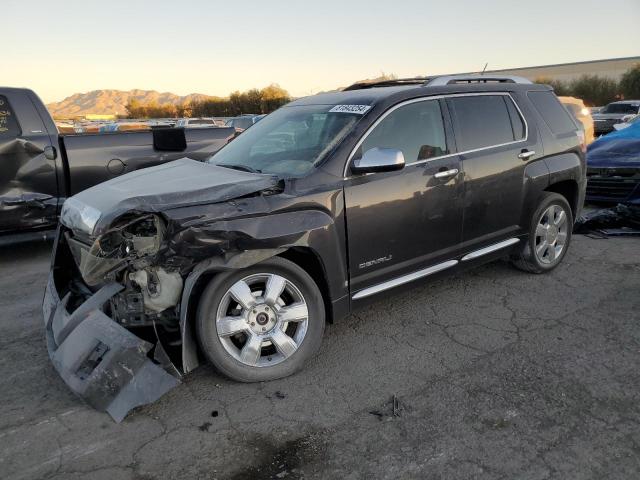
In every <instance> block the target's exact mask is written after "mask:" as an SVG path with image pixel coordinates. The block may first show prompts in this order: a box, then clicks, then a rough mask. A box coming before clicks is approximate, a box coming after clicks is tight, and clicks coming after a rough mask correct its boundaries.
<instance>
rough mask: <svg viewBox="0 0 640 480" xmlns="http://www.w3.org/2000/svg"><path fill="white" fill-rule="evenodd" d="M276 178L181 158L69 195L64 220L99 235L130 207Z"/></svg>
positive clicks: (174, 202)
mask: <svg viewBox="0 0 640 480" xmlns="http://www.w3.org/2000/svg"><path fill="white" fill-rule="evenodd" d="M277 182H278V179H277V177H274V176H271V175H263V174H259V173H249V172H241V171H238V170H232V169H230V168H224V167H218V166H216V165H211V164H206V163H201V162H197V161H195V160H191V159H188V158H182V159H180V160H175V161H173V162H169V163H165V164H163V165H158V166H156V167H150V168H145V169H142V170H137V171H135V172H131V173H128V174H126V175H122V176H121V177H117V178H114V179H111V180H109V181H107V182H104V183H101V184H99V185H96V186H94V187H91V188H89V189H87V190H85V191H83V192H80V193H78V194H77V195H75V196H73V197H71V198H69V199H67V201H66V202H65V203H64V205H63V207H62V213H61V215H60V221H61V222H62V224H63V225H65V226H67V227H69V228H71V229H74V230H80V231H83V232H85V233H87V234H89V235H99V234H101V233H103V232H104V230H105V229H107V228H108V227H109V225H110V224H111V222H113V220H114V219H116V218H117V217H119V216H120V215H122V214H124V213H126V212H129V211H143V212H160V211H163V210H167V209H170V208H177V207H185V206H189V205H197V204H205V203H216V202H224V201H227V200H231V199H233V198H238V197H242V196H244V195H249V194H252V193H256V192H259V191H261V190H265V189H268V188H272V187H274V186H275V185H276V184H277Z"/></svg>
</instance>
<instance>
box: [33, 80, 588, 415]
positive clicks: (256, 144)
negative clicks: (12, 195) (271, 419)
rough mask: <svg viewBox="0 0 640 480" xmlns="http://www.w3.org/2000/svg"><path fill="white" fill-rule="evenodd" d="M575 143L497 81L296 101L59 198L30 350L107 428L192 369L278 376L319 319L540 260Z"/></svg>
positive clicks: (539, 98) (563, 209)
mask: <svg viewBox="0 0 640 480" xmlns="http://www.w3.org/2000/svg"><path fill="white" fill-rule="evenodd" d="M584 148H585V146H584V136H583V134H582V131H581V130H580V128H579V126H578V125H577V124H576V123H575V121H574V120H573V119H572V118H571V116H570V115H569V114H568V113H567V111H566V110H565V109H564V108H563V107H562V105H561V104H560V103H559V102H558V100H557V98H556V97H555V95H554V94H553V91H552V90H551V88H550V87H547V86H544V85H534V84H532V83H530V82H528V81H526V80H524V79H520V78H515V77H497V78H493V77H486V76H479V77H474V76H471V77H436V78H431V79H424V78H423V79H405V80H395V81H391V82H382V83H375V84H356V85H353V86H351V87H349V88H347V89H345V90H344V91H342V92H337V93H327V94H320V95H315V96H312V97H307V98H303V99H300V100H296V101H294V102H292V103H290V104H289V105H287V106H285V107H283V108H281V109H279V110H277V111H276V112H274V113H272V114H271V115H269V116H267V117H266V118H265V119H264V120H262V121H260V122H259V123H257V124H256V125H254V126H253V127H252V128H251V129H249V130H247V131H246V132H245V133H243V134H242V135H240V136H238V137H237V138H236V139H235V140H234V141H233V142H231V143H229V144H228V145H227V146H225V147H224V148H222V150H220V151H219V152H218V153H217V154H215V155H214V156H213V157H211V158H210V159H209V160H208V161H207V162H204V163H201V162H196V161H193V160H189V159H186V158H185V159H182V160H177V161H174V162H171V163H168V164H164V165H161V166H156V167H152V168H148V169H145V170H140V171H136V172H132V173H129V174H126V175H123V176H121V177H116V178H113V179H111V180H109V181H107V182H105V183H103V184H101V185H98V186H95V187H93V188H90V189H88V190H85V191H84V192H82V193H80V194H78V195H75V196H73V197H71V198H69V199H68V200H67V201H66V202H65V203H64V206H63V208H62V212H61V225H60V227H59V230H58V235H57V239H56V242H55V246H54V254H53V260H52V268H51V273H50V277H49V282H48V285H47V289H46V293H45V299H44V305H43V312H44V321H45V326H46V334H47V343H48V348H49V354H50V356H51V359H52V361H53V364H54V366H55V368H56V369H57V371H58V372H59V373H60V375H61V376H62V378H63V379H64V381H65V382H66V383H67V384H68V385H69V387H70V388H71V389H72V390H73V391H74V392H76V393H77V394H79V395H80V396H81V397H83V398H84V399H86V400H87V401H88V402H89V403H90V404H91V405H93V406H94V407H96V408H99V409H101V410H106V411H108V412H109V413H110V414H111V415H112V416H113V417H114V418H115V419H116V420H121V419H122V418H124V416H125V415H126V414H127V412H128V411H129V410H130V409H131V408H133V407H135V406H137V405H141V404H144V403H148V402H151V401H154V400H155V399H157V398H158V397H159V396H160V395H162V394H163V393H165V392H166V391H167V390H169V389H170V388H172V387H173V386H175V385H176V384H177V383H179V379H180V377H181V375H183V374H185V373H187V372H189V371H191V370H193V369H194V368H196V367H197V366H198V364H199V363H200V362H201V361H203V360H207V361H209V362H211V363H212V364H213V365H214V366H215V368H216V369H217V370H219V371H220V372H221V373H223V374H224V375H226V376H228V377H230V378H232V379H236V380H239V381H244V382H255V381H266V380H271V379H276V378H281V377H284V376H287V375H290V374H292V373H294V372H296V371H297V370H299V369H300V368H301V367H302V366H303V364H304V363H305V361H307V360H308V359H309V358H311V357H312V356H313V355H314V354H315V353H316V352H317V351H318V348H319V347H320V343H321V341H322V337H323V332H324V328H325V323H326V322H336V321H338V320H339V319H342V318H344V317H345V316H347V315H348V314H349V312H351V311H352V310H353V309H354V308H357V307H358V306H360V305H364V304H366V303H367V302H369V301H372V300H374V299H380V298H384V296H385V295H388V294H390V293H391V292H392V291H396V290H397V289H398V287H400V286H403V285H404V286H410V285H414V284H415V281H417V280H419V279H423V278H426V277H434V276H438V275H441V274H444V273H451V272H458V271H460V270H461V269H464V268H468V267H472V266H476V265H479V264H481V263H484V262H488V261H491V260H494V259H497V258H500V257H510V258H511V260H512V261H513V264H514V265H515V266H516V267H518V268H520V269H522V270H525V271H528V272H532V273H544V272H548V271H549V270H551V269H553V268H555V267H556V266H557V265H558V264H559V263H560V262H561V260H562V258H563V257H564V255H565V254H566V252H567V249H568V248H569V244H570V241H571V231H572V226H573V220H574V218H576V216H577V215H578V213H579V211H580V208H581V205H582V202H583V199H584V192H585V184H586V180H585V161H584ZM424 301H427V302H428V301H429V300H428V299H425V300H424Z"/></svg>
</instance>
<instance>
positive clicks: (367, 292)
mask: <svg viewBox="0 0 640 480" xmlns="http://www.w3.org/2000/svg"><path fill="white" fill-rule="evenodd" d="M457 263H458V261H457V260H448V261H446V262H443V263H438V264H437V265H433V266H432V267H429V268H424V269H422V270H418V271H417V272H413V273H408V274H407V275H402V276H401V277H397V278H394V279H393V280H389V281H386V282H383V283H379V284H378V285H374V286H373V287H368V288H365V289H364V290H360V291H359V292H358V293H356V294H355V295H354V296H353V297H351V298H352V299H353V300H358V299H360V298H365V297H369V296H371V295H375V294H376V293H379V292H382V291H384V290H388V289H390V288H393V287H397V286H399V285H404V284H405V283H409V282H413V281H414V280H418V279H419V278H422V277H426V276H428V275H432V274H434V273H437V272H440V271H441V270H446V269H447V268H451V267H453V266H454V265H456V264H457Z"/></svg>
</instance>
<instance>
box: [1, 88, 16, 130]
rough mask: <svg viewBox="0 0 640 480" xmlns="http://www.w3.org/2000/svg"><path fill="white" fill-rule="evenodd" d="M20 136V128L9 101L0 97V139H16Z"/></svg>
mask: <svg viewBox="0 0 640 480" xmlns="http://www.w3.org/2000/svg"><path fill="white" fill-rule="evenodd" d="M18 135H20V126H19V125H18V120H17V119H16V116H15V114H14V113H13V109H12V108H11V105H9V101H8V100H7V98H6V97H4V96H2V95H0V138H3V139H7V138H16V137H17V136H18Z"/></svg>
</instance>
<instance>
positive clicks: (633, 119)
mask: <svg viewBox="0 0 640 480" xmlns="http://www.w3.org/2000/svg"><path fill="white" fill-rule="evenodd" d="M638 122H640V115H628V116H626V117H623V118H622V122H621V123H616V124H615V125H614V126H613V129H614V130H624V129H625V128H627V127H630V126H631V125H633V124H634V123H638Z"/></svg>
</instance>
